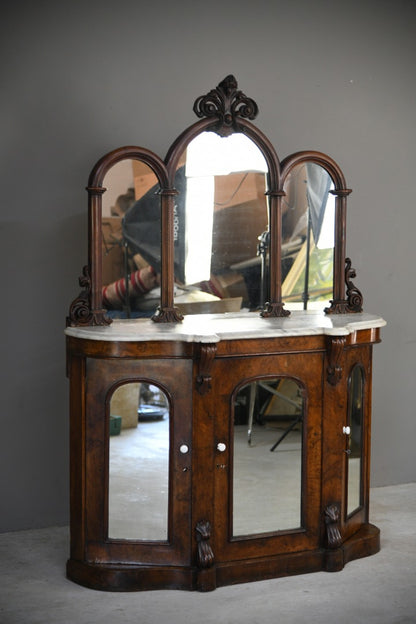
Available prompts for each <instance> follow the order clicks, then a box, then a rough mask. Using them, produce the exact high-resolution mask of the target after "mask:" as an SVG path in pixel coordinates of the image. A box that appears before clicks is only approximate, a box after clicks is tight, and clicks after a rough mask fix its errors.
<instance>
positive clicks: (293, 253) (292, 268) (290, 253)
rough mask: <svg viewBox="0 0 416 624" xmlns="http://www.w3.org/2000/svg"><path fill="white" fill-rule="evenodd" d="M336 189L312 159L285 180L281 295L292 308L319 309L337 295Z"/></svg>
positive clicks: (296, 168) (295, 168)
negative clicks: (335, 283) (334, 270)
mask: <svg viewBox="0 0 416 624" xmlns="http://www.w3.org/2000/svg"><path fill="white" fill-rule="evenodd" d="M333 188H334V186H333V182H332V179H331V177H330V176H329V174H328V173H327V171H326V170H325V169H324V168H323V167H320V166H319V165H316V164H315V163H312V162H307V163H302V164H301V165H297V166H296V167H294V168H293V169H292V170H291V172H290V173H289V175H288V176H287V178H286V180H285V184H284V191H285V193H286V196H285V197H284V198H283V211H282V298H283V300H284V302H285V304H286V307H287V308H289V309H299V308H300V309H304V310H306V309H319V310H322V309H323V308H325V307H327V306H328V305H329V301H330V300H331V299H332V298H333V258H334V237H335V197H334V196H333V195H332V194H331V193H330V191H331V190H332V189H333Z"/></svg>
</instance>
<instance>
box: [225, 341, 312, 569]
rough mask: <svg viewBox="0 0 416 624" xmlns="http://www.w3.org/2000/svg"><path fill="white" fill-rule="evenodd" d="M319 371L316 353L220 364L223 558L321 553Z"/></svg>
mask: <svg viewBox="0 0 416 624" xmlns="http://www.w3.org/2000/svg"><path fill="white" fill-rule="evenodd" d="M306 360H307V362H306ZM321 371H322V360H321V355H320V354H317V353H311V354H307V355H304V354H303V355H302V356H299V355H297V354H293V355H292V354H289V355H287V354H286V355H283V356H257V357H253V358H251V359H250V358H247V359H244V358H224V359H223V360H218V361H217V362H216V363H215V375H214V373H213V391H214V392H215V393H216V397H217V399H216V400H217V413H218V414H222V417H218V418H217V421H216V429H215V441H216V455H215V500H216V504H215V509H216V513H217V517H218V516H219V517H221V520H219V521H218V524H217V533H216V544H217V548H218V556H219V557H220V558H223V557H224V558H227V557H228V558H232V559H238V558H240V557H246V556H252V555H253V553H255V556H258V557H261V556H266V555H270V554H271V553H275V554H279V553H281V552H285V551H286V549H287V546H288V544H289V543H290V545H291V548H293V549H294V550H295V551H296V550H302V549H309V548H315V547H316V546H317V545H318V543H319V523H320V509H319V499H320V494H319V492H320V482H319V468H320V457H321V445H320V436H321V434H320V426H321V407H320V401H319V392H320V386H321V377H320V376H321ZM214 380H215V381H214ZM214 383H215V388H214ZM219 544H220V546H218V545H219ZM250 553H251V554H250Z"/></svg>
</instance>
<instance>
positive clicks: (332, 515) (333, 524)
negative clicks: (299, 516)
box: [324, 503, 342, 548]
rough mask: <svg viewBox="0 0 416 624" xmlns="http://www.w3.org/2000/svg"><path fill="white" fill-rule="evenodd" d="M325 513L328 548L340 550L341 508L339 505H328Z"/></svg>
mask: <svg viewBox="0 0 416 624" xmlns="http://www.w3.org/2000/svg"><path fill="white" fill-rule="evenodd" d="M324 513H325V526H326V538H327V543H328V548H338V546H340V545H341V543H342V537H341V531H340V519H341V511H340V506H339V505H338V504H337V503H332V504H331V505H328V507H327V508H326V509H325V512H324Z"/></svg>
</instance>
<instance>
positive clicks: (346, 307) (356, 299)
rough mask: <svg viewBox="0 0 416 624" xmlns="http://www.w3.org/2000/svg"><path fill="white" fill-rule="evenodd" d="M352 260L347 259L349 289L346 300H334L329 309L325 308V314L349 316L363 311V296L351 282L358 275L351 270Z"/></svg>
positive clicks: (346, 277) (346, 273) (346, 279)
mask: <svg viewBox="0 0 416 624" xmlns="http://www.w3.org/2000/svg"><path fill="white" fill-rule="evenodd" d="M351 264H352V263H351V259H350V258H345V271H344V276H345V285H346V287H347V292H346V294H347V298H346V299H333V300H332V301H331V305H330V307H329V308H325V314H349V313H353V312H362V311H363V296H362V294H361V291H359V290H358V288H357V287H356V286H355V285H354V284H353V282H352V281H351V280H352V279H354V278H355V277H356V276H357V274H356V271H355V269H353V268H351Z"/></svg>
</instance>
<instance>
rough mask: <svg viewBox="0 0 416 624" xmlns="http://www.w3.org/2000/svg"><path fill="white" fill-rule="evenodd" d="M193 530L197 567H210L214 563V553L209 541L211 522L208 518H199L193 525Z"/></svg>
mask: <svg viewBox="0 0 416 624" xmlns="http://www.w3.org/2000/svg"><path fill="white" fill-rule="evenodd" d="M195 532H196V541H197V545H198V552H197V563H198V567H199V568H210V567H211V566H212V565H213V563H214V553H213V551H212V548H211V545H210V543H209V540H210V537H211V524H210V523H209V522H208V520H200V521H199V522H198V523H197V525H196V527H195Z"/></svg>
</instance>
